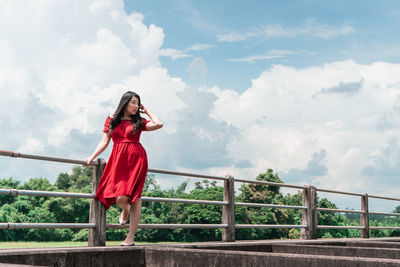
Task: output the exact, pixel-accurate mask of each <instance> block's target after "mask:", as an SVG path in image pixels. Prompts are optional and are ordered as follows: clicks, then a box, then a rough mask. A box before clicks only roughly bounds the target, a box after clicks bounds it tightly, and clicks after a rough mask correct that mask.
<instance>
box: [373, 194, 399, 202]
mask: <svg viewBox="0 0 400 267" xmlns="http://www.w3.org/2000/svg"><path fill="white" fill-rule="evenodd" d="M368 197H370V198H371V197H372V198H379V199H385V200H394V201H400V198H395V197H382V196H374V195H368Z"/></svg>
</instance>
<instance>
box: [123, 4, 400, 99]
mask: <svg viewBox="0 0 400 267" xmlns="http://www.w3.org/2000/svg"><path fill="white" fill-rule="evenodd" d="M125 9H126V10H127V11H128V12H131V11H133V10H135V11H139V12H141V13H142V14H144V16H145V19H144V22H145V23H147V24H151V23H154V24H156V25H159V26H161V27H162V28H163V30H164V33H165V39H164V47H165V48H174V49H177V50H180V51H187V49H188V48H190V47H192V46H193V45H194V44H206V45H209V46H210V48H209V49H205V50H201V51H187V52H186V54H188V55H190V57H186V58H181V59H175V60H173V59H171V58H166V57H162V58H161V62H162V64H163V65H164V66H166V67H167V68H168V70H169V72H170V73H171V75H177V76H180V77H185V78H186V79H185V80H189V81H190V77H189V74H188V71H187V68H188V65H189V64H190V62H191V61H192V60H193V57H202V58H203V59H204V60H205V64H206V66H207V69H208V71H207V75H206V78H205V81H204V82H205V83H206V84H207V85H208V86H214V85H217V86H220V87H223V88H232V89H234V90H236V91H239V92H241V91H244V90H245V89H246V88H248V87H249V86H250V85H251V79H253V78H255V77H257V76H258V75H259V74H260V73H261V72H262V71H264V70H265V69H266V68H269V67H271V65H273V64H281V63H282V64H285V65H289V66H294V67H306V66H310V65H322V64H324V63H326V62H331V61H339V60H346V59H349V58H352V59H354V60H356V61H357V62H358V63H365V64H368V63H371V62H374V61H379V60H384V61H387V62H398V61H399V59H400V58H399V53H392V52H394V51H396V52H397V51H398V50H397V48H396V45H394V44H396V43H399V36H398V35H397V34H394V33H395V32H396V31H397V30H398V25H399V12H400V11H399V4H398V2H397V1H384V2H377V1H279V2H276V1H129V0H125ZM172 18H173V19H172ZM267 27H270V28H273V27H275V28H279V29H281V34H279V33H278V32H276V33H275V34H274V33H272V32H271V33H270V34H266V33H265V29H266V28H267ZM263 32H264V33H263ZM285 33H286V35H285ZM229 34H232V35H236V37H237V38H238V39H239V40H238V41H234V40H231V41H222V40H219V39H220V38H218V36H222V35H229ZM232 37H233V36H232ZM233 39H234V38H233ZM240 39H241V40H240ZM279 50H283V51H287V53H285V52H283V53H273V51H279ZM393 50H394V51H393ZM254 56H266V58H265V59H258V60H257V59H255V60H254V61H253V62H249V61H247V62H243V61H242V62H237V61H231V60H232V59H246V58H250V57H254ZM268 56H269V57H268ZM274 56H276V57H274Z"/></svg>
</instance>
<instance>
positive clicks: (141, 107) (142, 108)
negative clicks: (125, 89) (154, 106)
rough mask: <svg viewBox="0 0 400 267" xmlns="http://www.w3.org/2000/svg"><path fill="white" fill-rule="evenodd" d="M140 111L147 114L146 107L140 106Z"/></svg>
mask: <svg viewBox="0 0 400 267" xmlns="http://www.w3.org/2000/svg"><path fill="white" fill-rule="evenodd" d="M139 111H140V113H145V114H147V108H146V107H145V106H143V104H141V105H140V108H139Z"/></svg>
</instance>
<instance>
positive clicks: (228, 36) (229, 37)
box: [217, 32, 249, 42]
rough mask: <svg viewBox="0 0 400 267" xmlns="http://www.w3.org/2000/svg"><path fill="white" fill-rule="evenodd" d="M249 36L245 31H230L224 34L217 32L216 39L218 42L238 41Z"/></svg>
mask: <svg viewBox="0 0 400 267" xmlns="http://www.w3.org/2000/svg"><path fill="white" fill-rule="evenodd" d="M248 37H249V34H247V33H238V32H231V33H225V34H218V35H217V41H218V42H238V41H244V40H246V39H247V38H248Z"/></svg>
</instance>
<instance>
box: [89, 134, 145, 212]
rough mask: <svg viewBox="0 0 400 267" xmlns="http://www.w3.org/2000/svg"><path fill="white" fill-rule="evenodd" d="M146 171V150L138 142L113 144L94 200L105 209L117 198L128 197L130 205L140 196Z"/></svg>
mask: <svg viewBox="0 0 400 267" xmlns="http://www.w3.org/2000/svg"><path fill="white" fill-rule="evenodd" d="M147 170H148V164H147V154H146V150H145V149H144V148H143V146H142V145H141V144H140V143H139V142H121V143H118V144H114V146H113V149H112V152H111V155H110V158H109V160H108V162H107V164H106V167H105V169H104V172H103V175H102V177H101V179H100V183H99V188H98V189H97V194H96V198H97V199H98V200H100V201H101V202H103V203H104V205H106V207H107V209H109V208H110V206H111V205H112V204H114V203H115V201H116V200H115V198H116V197H118V196H127V197H129V201H130V203H133V202H135V201H136V199H137V198H140V197H141V196H142V190H143V186H144V182H145V180H146V175H147Z"/></svg>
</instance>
